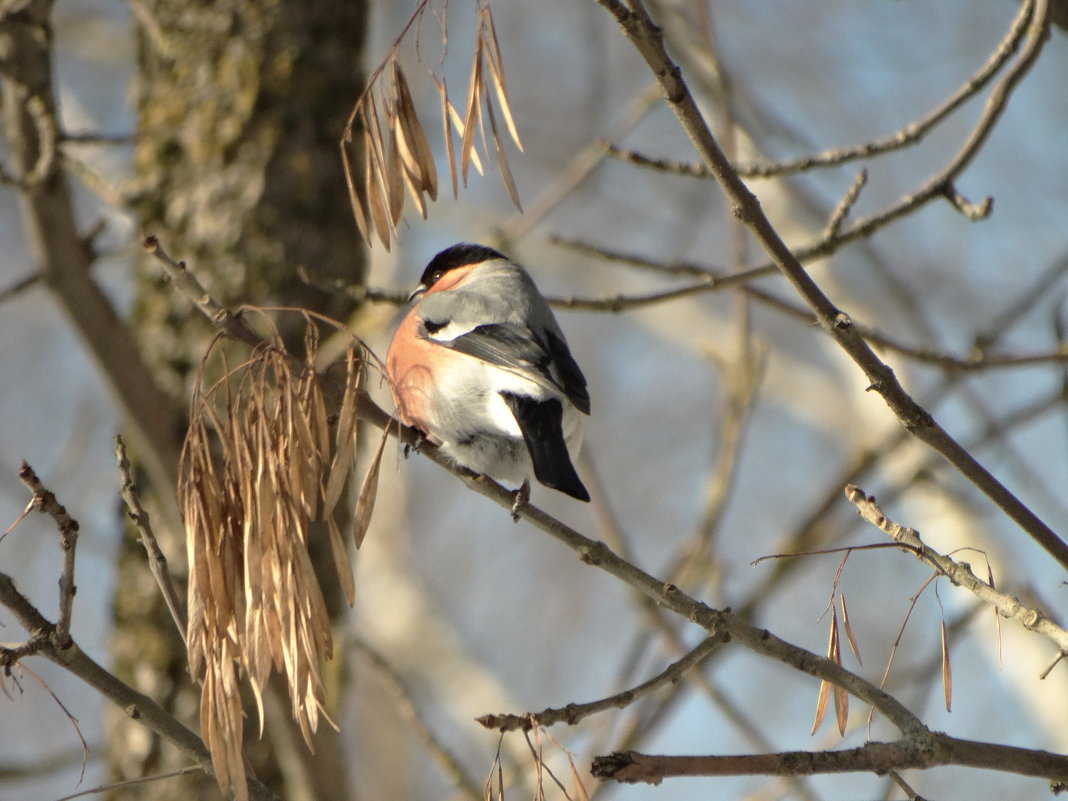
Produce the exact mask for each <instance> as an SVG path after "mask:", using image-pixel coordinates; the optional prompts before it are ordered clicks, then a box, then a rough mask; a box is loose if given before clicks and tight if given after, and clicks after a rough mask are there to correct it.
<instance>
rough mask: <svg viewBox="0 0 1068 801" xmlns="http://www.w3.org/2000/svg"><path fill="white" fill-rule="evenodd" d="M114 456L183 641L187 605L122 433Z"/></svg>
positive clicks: (132, 514) (125, 496)
mask: <svg viewBox="0 0 1068 801" xmlns="http://www.w3.org/2000/svg"><path fill="white" fill-rule="evenodd" d="M115 460H116V462H117V463H118V469H119V481H120V485H121V488H120V490H119V494H120V495H121V496H122V500H123V501H124V502H125V503H126V510H127V513H128V514H129V515H130V519H131V520H132V521H133V522H134V525H135V526H137V531H138V533H139V534H140V535H141V544H142V545H143V546H144V547H145V553H146V554H147V555H148V569H149V570H151V571H152V576H153V578H155V579H156V584H158V585H159V589H160V592H161V593H163V600H164V601H165V602H166V604H167V609H168V610H169V611H170V613H171V618H172V619H173V620H174V624H175V625H176V626H177V627H178V633H179V634H180V635H181V636H182V640H183V641H184V640H185V628H186V618H185V607H184V606H183V604H182V602H181V599H180V598H179V597H178V591H177V590H176V589H175V588H174V582H173V581H172V580H171V574H170V570H169V569H168V568H167V557H166V556H164V555H163V550H162V549H161V548H160V547H159V542H158V541H157V540H156V535H155V534H154V533H153V531H152V520H151V518H150V517H149V514H148V512H147V511H146V510H145V508H144V507H143V506H142V505H141V499H140V497H139V496H138V494H137V485H136V484H134V480H133V474H132V473H131V470H130V460H129V459H127V458H126V443H125V442H123V441H122V436H121V435H117V436H116V437H115Z"/></svg>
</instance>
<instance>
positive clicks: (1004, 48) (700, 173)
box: [605, 3, 1031, 178]
mask: <svg viewBox="0 0 1068 801" xmlns="http://www.w3.org/2000/svg"><path fill="white" fill-rule="evenodd" d="M1027 5H1028V4H1027V3H1021V7H1020V10H1019V12H1018V13H1017V14H1016V17H1015V18H1014V19H1013V21H1012V24H1011V25H1010V26H1009V29H1008V31H1006V33H1005V35H1004V36H1003V37H1002V39H1001V41H1000V42H998V45H997V47H996V48H995V49H994V51H993V52H992V53H991V54H990V56H989V57H988V58H987V60H986V62H985V63H983V65H982V66H981V67H980V68H979V69H978V70H977V71H976V72H975V73H974V74H972V75H970V76H969V77H968V79H967V80H966V81H964V83H963V84H961V85H960V86H959V87H958V88H957V89H956V91H954V93H953V94H952V95H950V96H949V97H948V98H946V100H945V101H943V102H942V103H941V104H939V105H938V106H937V107H936V108H934V109H932V110H931V111H930V112H929V113H928V114H926V115H924V116H923V117H921V118H920V119H918V120H916V121H914V122H910V123H908V124H907V125H905V126H904V127H902V128H901V129H900V130H898V131H895V132H894V133H891V134H889V135H888V136H884V137H882V138H880V139H876V140H873V141H871V142H863V143H861V144H859V145H854V146H851V147H841V148H834V149H831V150H825V151H823V152H821V153H816V154H813V155H809V156H800V157H798V158H794V159H787V160H783V161H775V162H753V163H749V164H734V165H733V167H734V170H735V172H737V173H738V175H739V176H741V177H743V178H772V177H775V176H780V175H789V174H792V173H797V172H804V171H807V170H811V169H814V168H820V167H835V166H839V165H841V164H845V163H847V162H849V161H856V160H858V159H866V158H871V157H872V156H878V155H880V154H883V153H890V152H893V151H895V150H900V149H902V148H904V147H907V146H910V145H914V144H917V143H918V142H920V141H921V140H922V139H923V138H924V136H926V135H927V134H928V133H930V132H931V131H932V130H933V129H934V128H935V127H936V126H937V125H938V124H939V123H941V122H942V121H943V120H945V119H946V118H947V117H949V115H951V114H952V113H953V112H954V111H956V110H957V109H958V108H960V107H961V106H962V105H964V104H965V103H966V102H967V101H968V100H970V99H971V98H972V97H974V96H975V95H976V94H978V92H979V91H980V90H982V89H983V87H985V86H986V85H987V84H989V83H990V81H991V80H992V79H993V78H994V76H996V75H997V73H998V72H999V71H1000V70H1001V68H1002V67H1003V66H1004V65H1005V64H1006V63H1007V62H1008V61H1009V59H1010V58H1011V57H1012V56H1013V54H1014V53H1016V51H1017V50H1018V49H1019V47H1020V42H1021V40H1022V39H1023V37H1024V34H1025V33H1026V32H1027V27H1028V24H1029V23H1030V22H1031V15H1030V9H1028V8H1027ZM605 149H606V150H607V152H608V154H609V155H610V156H613V157H615V158H618V159H620V160H622V161H626V162H629V163H631V164H635V165H638V166H641V167H649V168H651V169H655V170H660V171H662V172H670V173H674V174H677V175H685V176H690V177H694V178H708V177H711V175H712V171H711V170H710V169H709V168H708V166H707V165H704V164H687V163H682V162H675V161H671V160H669V159H657V158H651V157H649V156H645V155H643V154H641V153H638V152H635V151H633V150H624V149H622V148H618V147H616V146H615V145H612V144H605Z"/></svg>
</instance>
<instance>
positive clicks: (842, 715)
mask: <svg viewBox="0 0 1068 801" xmlns="http://www.w3.org/2000/svg"><path fill="white" fill-rule="evenodd" d="M830 658H831V660H832V661H833V662H834V663H835V664H836V665H841V664H842V648H841V640H840V638H839V635H838V613H837V612H836V611H835V608H834V607H833V606H832V607H831V653H830ZM833 692H834V714H835V719H836V721H837V723H838V734H839V735H840V736H842V737H844V736H845V730H846V723H847V722H848V721H849V693H847V692H846V691H845V690H844V689H843V688H841V687H839V686H838V685H837V684H835V685H834V687H833Z"/></svg>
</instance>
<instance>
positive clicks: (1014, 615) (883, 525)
mask: <svg viewBox="0 0 1068 801" xmlns="http://www.w3.org/2000/svg"><path fill="white" fill-rule="evenodd" d="M845 495H846V498H848V499H849V502H850V503H852V504H853V505H854V506H856V507H857V512H858V513H859V514H860V516H861V517H862V518H863V519H864V520H866V521H867V522H869V523H871V524H872V525H873V526H875V527H876V528H878V529H879V530H880V531H883V532H885V533H886V534H888V535H890V537H891V538H893V540H894V542H896V543H899V544H900V545H903V546H905V550H907V551H909V553H911V554H913V555H914V556H915V557H916V558H917V559H919V560H920V561H921V562H923V563H924V564H925V565H928V566H929V567H932V568H934V569H935V570H936V571H938V572H939V573H940V574H942V575H943V576H945V577H946V578H948V579H949V580H950V581H952V582H953V583H954V584H956V585H958V586H960V587H963V588H964V589H966V590H968V591H969V592H971V593H972V594H973V595H975V597H977V598H979V599H980V600H982V601H984V602H986V603H988V604H990V605H991V606H993V607H994V608H995V609H997V610H998V613H999V614H1000V615H1001V616H1002V617H1004V618H1007V619H1009V620H1018V621H1019V622H1020V624H1021V625H1022V626H1023V627H1024V628H1025V629H1027V630H1028V631H1033V632H1035V633H1036V634H1040V635H1041V636H1043V637H1045V638H1046V639H1048V640H1049V641H1050V642H1052V643H1053V644H1054V645H1056V646H1057V647H1058V648H1059V649H1060V650H1061V652H1063V653H1068V631H1066V630H1065V629H1063V628H1062V627H1061V626H1058V625H1057V624H1056V623H1055V622H1054V621H1053V620H1051V619H1050V618H1049V616H1048V615H1046V614H1045V613H1044V612H1042V611H1041V610H1039V609H1035V608H1033V607H1028V606H1026V605H1024V604H1023V603H1021V602H1020V599H1019V598H1015V597H1013V596H1011V595H1008V594H1006V593H1003V592H1000V591H999V590H996V589H994V587H992V586H991V585H990V584H988V583H987V582H985V581H983V580H982V579H981V578H979V577H978V576H976V575H975V573H973V572H972V568H971V565H969V564H968V563H967V562H958V561H954V560H953V559H951V558H949V557H948V556H944V555H942V554H940V553H938V552H937V551H935V550H934V549H932V548H930V547H928V546H927V545H926V544H925V543H924V542H923V540H921V539H920V532H918V531H917V530H916V529H914V528H908V527H906V526H902V525H900V524H899V523H895V522H894V521H893V520H891V519H890V518H889V517H887V516H886V515H885V514H884V513H883V510H882V509H880V508H879V504H878V503H876V501H875V498H874V497H873V496H871V495H868V494H866V493H865V492H864V490H862V489H861V488H860V487H858V486H857V485H856V484H848V485H847V486H846V488H845Z"/></svg>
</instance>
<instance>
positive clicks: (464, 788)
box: [350, 637, 484, 801]
mask: <svg viewBox="0 0 1068 801" xmlns="http://www.w3.org/2000/svg"><path fill="white" fill-rule="evenodd" d="M350 644H351V645H352V647H354V648H355V649H357V650H358V651H360V653H362V654H363V655H364V656H366V657H367V658H368V659H369V660H370V661H371V664H372V665H374V666H375V668H376V669H377V670H378V672H379V674H380V675H381V676H382V678H383V679H385V681H386V684H387V686H388V688H389V692H390V694H391V695H392V696H393V700H394V702H395V704H396V709H397V712H398V713H399V714H400V715H401V716H402V717H403V718H404V720H405V721H407V723H408V725H409V726H411V728H412V730H413V731H414V732H415V735H416V737H418V738H419V741H420V742H421V743H422V744H423V747H424V748H426V750H427V751H428V752H429V753H430V756H431V757H432V758H433V759H434V761H435V762H436V763H437V764H438V767H440V768H441V770H442V772H444V773H445V775H446V776H447V777H448V778H449V780H450V781H451V782H452V783H453V786H455V787H456V788H457V789H458V790H460V791H461V792H462V793H463V794H464V795H465V796H467V797H468V798H471V799H474V801H479V799H482V798H484V795H483V793H482V788H481V787H480V786H479V785H478V784H477V783H476V782H475V781H474V780H473V779H472V778H471V777H470V776H468V775H467V771H465V770H464V767H463V765H461V764H460V760H459V759H458V758H457V757H456V755H455V754H454V753H453V752H452V750H451V749H450V748H449V746H448V744H447V743H446V742H444V741H443V740H442V739H441V738H439V737H438V736H437V735H436V734H434V732H433V731H431V730H430V728H429V727H428V726H427V724H426V722H425V721H424V720H423V718H422V716H421V715H420V714H419V710H418V709H417V708H416V706H415V702H414V700H413V699H412V694H411V692H410V690H409V689H408V687H407V685H406V684H405V682H404V679H403V678H401V676H400V674H398V673H397V671H396V669H395V668H394V667H393V665H391V664H390V663H389V660H387V659H386V658H385V657H384V656H382V654H380V653H379V652H378V651H377V650H376V649H374V648H373V647H372V646H371V645H370V644H368V643H367V642H365V641H364V640H362V639H360V638H358V637H353V638H352V639H351V640H350Z"/></svg>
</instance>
